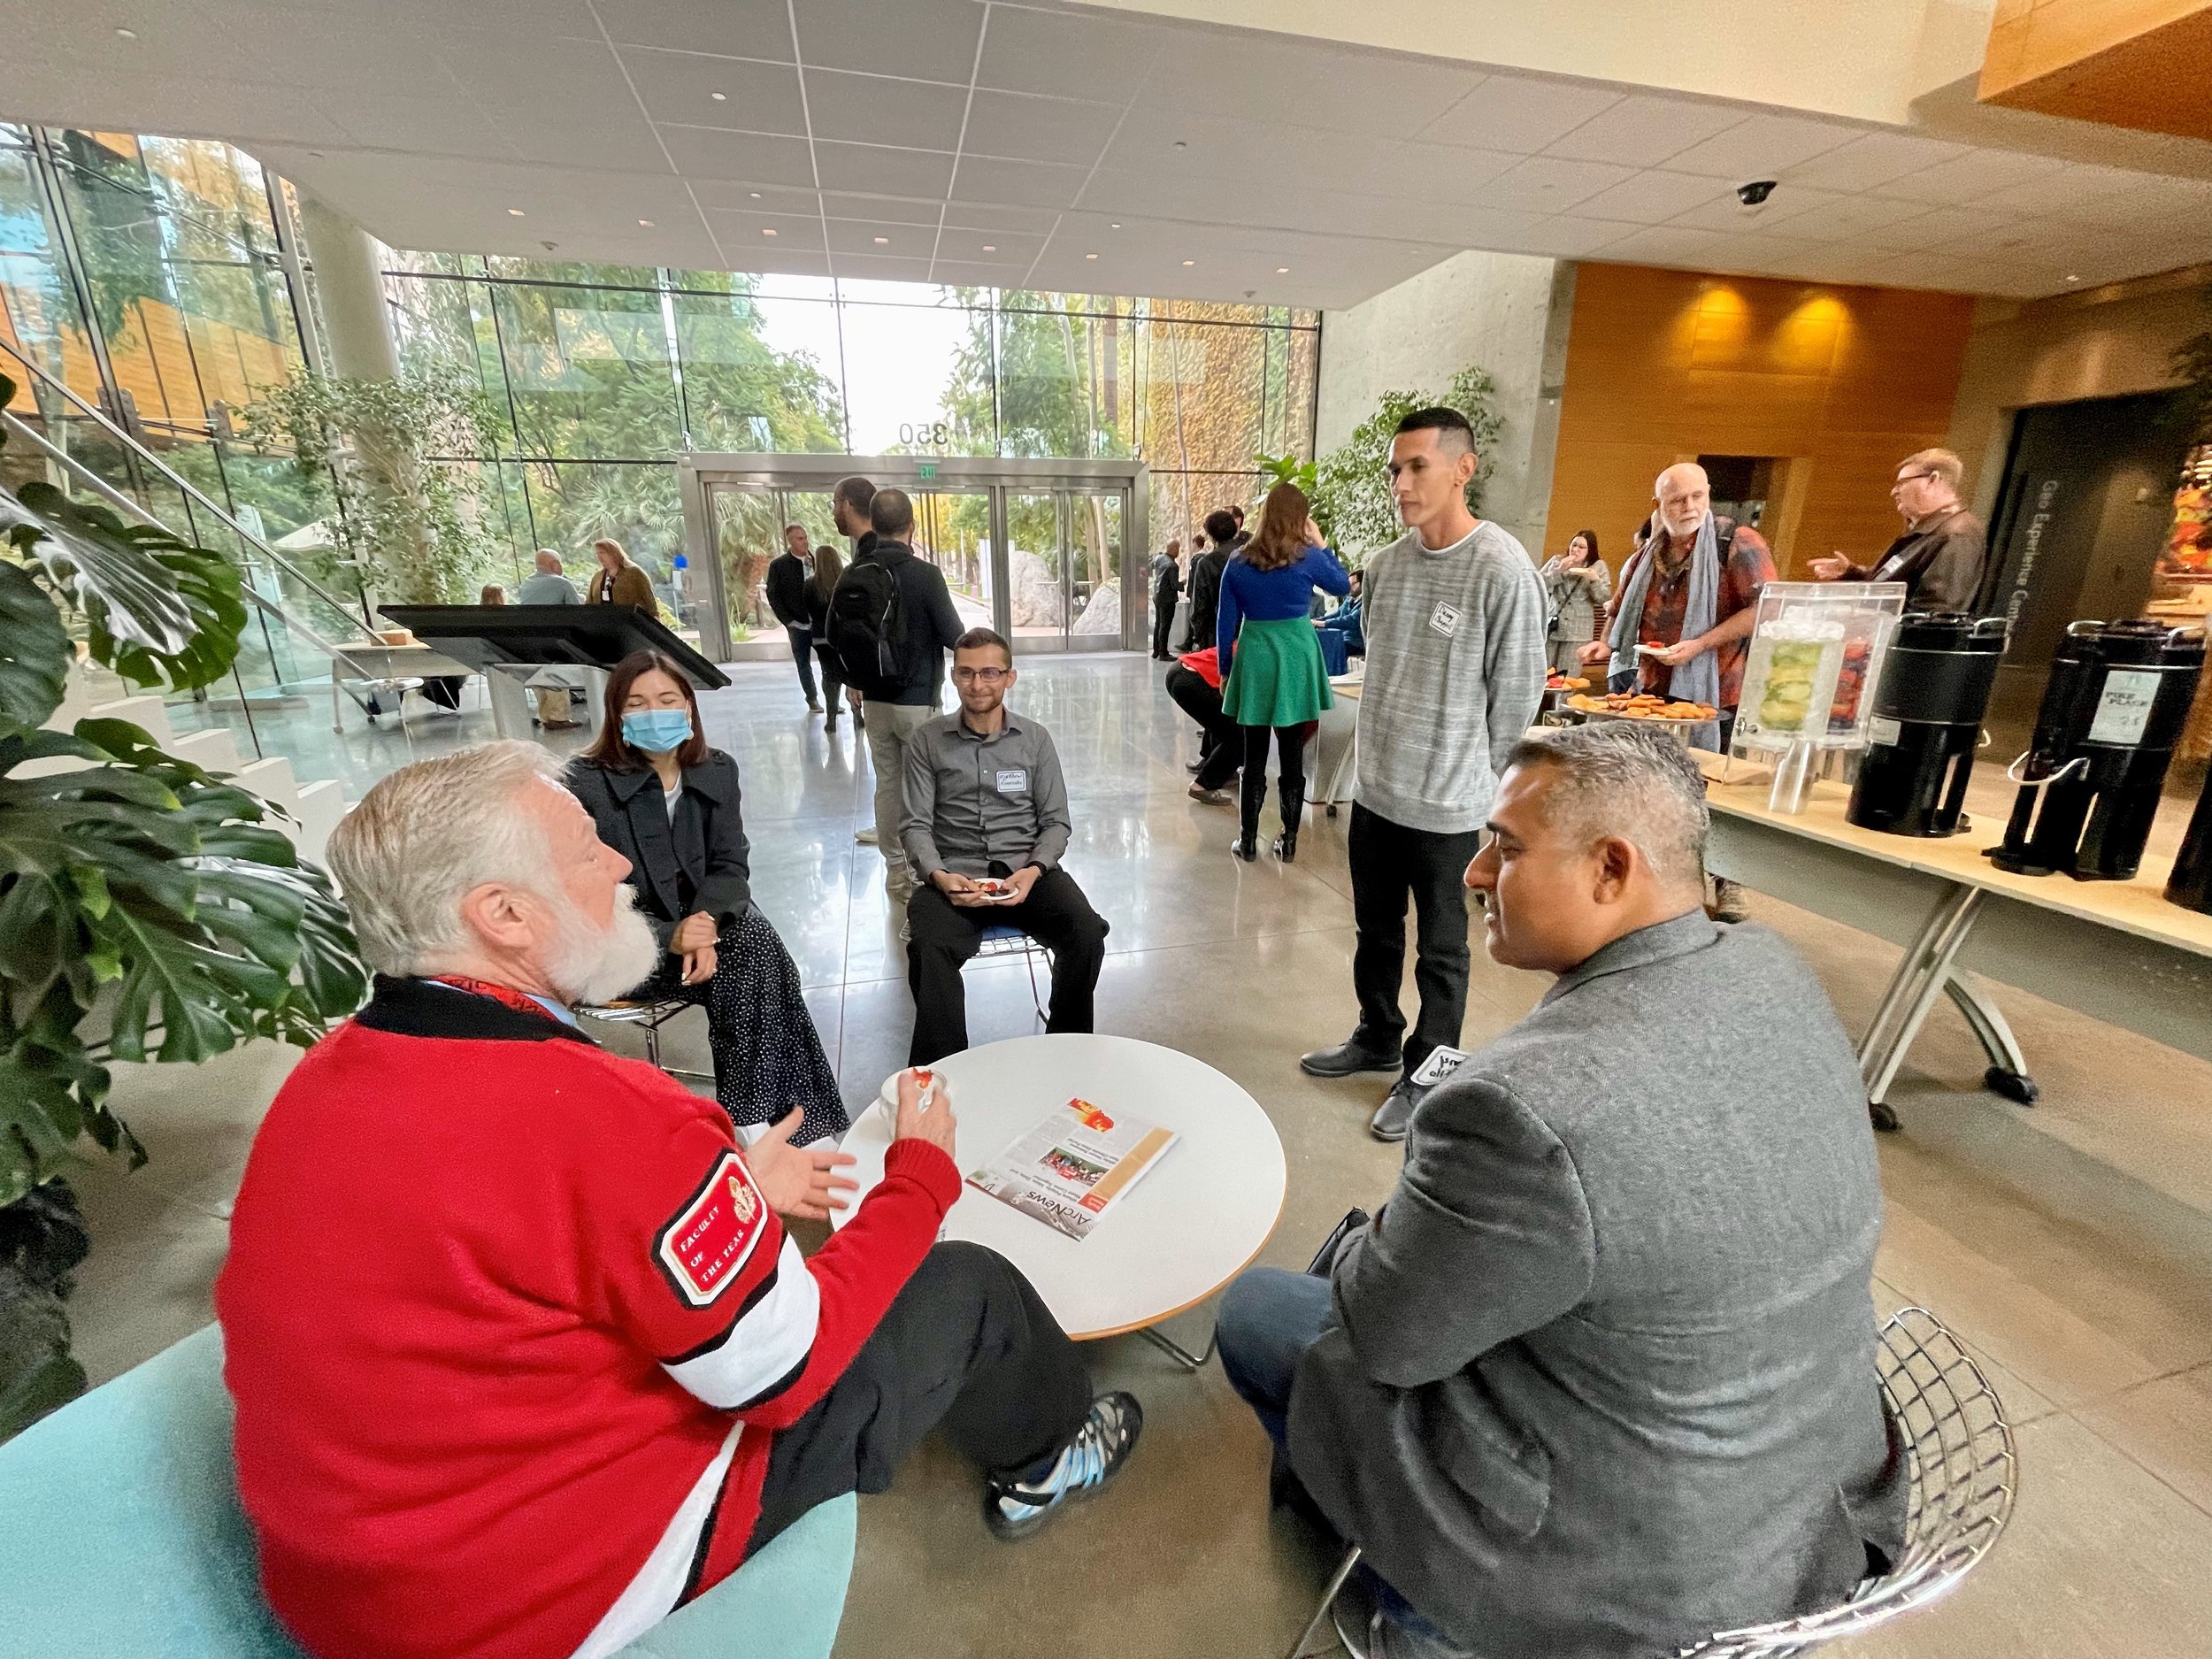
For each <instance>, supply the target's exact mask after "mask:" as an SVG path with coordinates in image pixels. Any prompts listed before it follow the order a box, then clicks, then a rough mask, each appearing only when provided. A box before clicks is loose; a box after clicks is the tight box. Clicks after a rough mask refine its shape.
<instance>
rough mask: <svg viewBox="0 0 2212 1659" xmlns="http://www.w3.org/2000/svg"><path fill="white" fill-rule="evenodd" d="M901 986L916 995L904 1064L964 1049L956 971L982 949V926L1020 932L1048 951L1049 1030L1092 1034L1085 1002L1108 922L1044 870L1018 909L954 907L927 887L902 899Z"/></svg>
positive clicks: (1056, 873)
mask: <svg viewBox="0 0 2212 1659" xmlns="http://www.w3.org/2000/svg"><path fill="white" fill-rule="evenodd" d="M906 921H907V933H908V934H909V938H908V940H907V944H906V982H907V985H908V986H909V987H910V988H911V989H912V991H913V993H914V1042H913V1046H912V1048H910V1050H909V1051H908V1057H907V1064H909V1065H927V1064H930V1063H931V1062H932V1061H933V1060H941V1059H943V1058H944V1057H945V1056H947V1055H949V1054H957V1053H959V1052H960V1050H961V1049H963V1048H966V1047H967V1046H968V994H967V990H966V987H964V986H963V985H962V984H961V983H960V970H961V969H962V968H963V967H964V966H966V965H967V963H968V960H969V958H971V957H972V956H974V955H975V953H976V952H977V950H979V949H980V948H981V946H982V940H983V930H984V929H985V928H987V927H999V926H1011V927H1018V928H1019V929H1021V931H1022V932H1023V933H1027V934H1028V935H1029V936H1030V937H1031V938H1032V939H1033V940H1035V941H1037V942H1038V943H1040V944H1041V945H1042V946H1044V947H1045V949H1048V950H1049V951H1050V952H1052V1006H1051V1009H1050V1010H1049V1011H1048V1014H1047V1015H1046V1018H1045V1029H1046V1030H1047V1031H1088V1030H1090V1029H1091V998H1092V995H1093V993H1094V992H1095V991H1096V990H1097V989H1098V972H1099V970H1100V969H1101V968H1102V967H1103V966H1104V965H1105V963H1106V933H1107V927H1106V919H1105V918H1103V917H1102V916H1101V915H1099V913H1098V912H1097V911H1096V910H1093V909H1092V908H1091V902H1090V901H1089V900H1088V899H1087V898H1085V897H1084V896H1083V889H1082V888H1081V887H1078V886H1076V884H1075V878H1074V877H1073V876H1071V875H1070V874H1069V873H1068V872H1066V871H1064V870H1048V871H1046V872H1044V874H1042V875H1041V876H1039V877H1038V878H1037V885H1036V886H1034V887H1032V888H1030V889H1029V897H1028V898H1027V900H1025V902H1022V903H1020V904H968V905H962V904H955V903H954V902H952V901H951V900H950V899H949V898H947V897H946V896H945V895H944V893H943V891H942V890H941V889H940V888H939V887H938V886H937V884H936V883H935V882H933V881H924V882H923V883H921V884H920V885H919V886H918V887H916V888H915V889H914V896H913V897H912V898H911V899H910V900H908V901H907V906H906Z"/></svg>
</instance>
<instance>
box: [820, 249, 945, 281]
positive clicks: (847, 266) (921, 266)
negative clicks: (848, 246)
mask: <svg viewBox="0 0 2212 1659" xmlns="http://www.w3.org/2000/svg"><path fill="white" fill-rule="evenodd" d="M830 263H831V264H832V265H833V266H835V268H836V272H837V275H838V279H839V280H844V279H846V278H848V277H855V278H860V279H862V280H867V281H872V282H926V281H928V280H930V262H929V256H928V255H926V254H924V255H922V256H920V257H914V256H912V255H900V256H894V257H887V258H882V257H876V256H874V255H872V254H862V253H841V252H838V251H837V250H834V249H833V250H831V255H830Z"/></svg>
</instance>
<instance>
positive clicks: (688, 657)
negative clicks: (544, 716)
mask: <svg viewBox="0 0 2212 1659" xmlns="http://www.w3.org/2000/svg"><path fill="white" fill-rule="evenodd" d="M378 610H379V611H380V612H381V614H382V615H383V617H384V618H385V620H386V621H388V622H389V623H390V624H391V625H392V626H394V627H400V628H405V629H407V630H408V631H409V632H410V633H411V634H414V636H415V637H416V638H417V639H419V640H420V641H423V642H424V643H425V644H428V645H434V646H436V647H437V649H439V650H440V651H441V652H442V653H443V654H444V655H445V656H447V657H451V658H452V659H453V660H454V661H455V662H457V663H465V664H468V666H469V667H471V668H472V669H475V670H476V671H477V672H480V673H481V674H482V675H483V676H484V683H485V685H486V686H487V687H488V688H489V690H490V693H491V704H492V719H493V723H494V724H495V726H496V727H497V729H498V732H499V734H500V736H502V737H518V738H527V737H529V736H530V735H531V730H530V705H529V700H528V699H527V698H526V696H525V695H523V681H524V680H527V679H528V678H529V677H530V675H531V673H532V672H535V671H536V670H538V669H541V668H565V669H573V670H576V671H579V672H580V673H581V674H582V676H583V680H584V682H585V687H586V691H587V696H586V698H585V706H586V709H587V710H588V720H589V724H590V726H591V729H592V732H593V733H594V734H596V733H597V732H598V730H599V724H600V719H601V715H602V708H601V704H602V703H603V694H604V692H605V689H606V675H607V671H608V670H609V669H611V668H612V667H613V666H614V665H615V664H618V663H619V662H620V661H621V660H622V659H623V658H624V657H627V656H629V655H630V654H631V653H632V652H633V651H657V652H659V653H660V654H661V655H662V656H663V657H667V658H668V659H669V660H670V661H671V662H672V663H674V664H676V666H677V667H678V668H680V669H681V670H682V671H683V673H684V677H685V678H686V679H687V680H690V681H691V683H692V684H693V686H695V687H697V688H698V689H700V690H702V691H707V690H713V689H716V688H718V687H723V686H726V685H728V684H729V683H730V680H729V676H728V675H726V674H725V673H724V672H722V671H721V670H720V669H718V668H717V667H716V666H715V665H714V664H712V663H710V662H709V661H707V659H706V658H705V657H702V656H700V655H699V653H698V652H697V651H695V650H694V649H692V648H691V647H690V646H688V645H687V644H685V643H684V641H681V640H680V639H678V638H677V637H676V635H675V634H672V633H671V632H670V631H669V629H668V626H667V625H666V624H664V622H662V621H661V620H660V619H659V618H657V617H653V616H649V615H648V614H646V612H644V611H635V610H633V609H631V608H630V607H629V606H627V605H380V606H379V607H378Z"/></svg>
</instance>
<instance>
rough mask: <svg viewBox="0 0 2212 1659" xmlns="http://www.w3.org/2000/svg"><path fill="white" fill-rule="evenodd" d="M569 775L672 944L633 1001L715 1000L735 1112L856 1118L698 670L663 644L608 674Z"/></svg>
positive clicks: (712, 1031)
mask: <svg viewBox="0 0 2212 1659" xmlns="http://www.w3.org/2000/svg"><path fill="white" fill-rule="evenodd" d="M568 782H569V787H570V788H571V789H572V790H573V791H574V792H575V795H576V798H577V799H578V800H580V801H581V802H582V803H584V807H585V810H588V812H590V814H591V816H592V818H593V821H594V822H595V824H596V825H597V826H598V828H599V839H600V840H601V841H604V842H606V843H607V845H608V846H610V847H611V848H613V849H615V851H617V852H618V853H620V854H621V855H622V856H624V857H625V858H626V859H628V860H629V861H630V876H629V884H630V886H631V887H633V888H634V889H635V891H636V894H637V908H638V910H639V911H640V912H641V913H642V914H643V915H644V916H645V917H646V918H647V919H648V920H649V921H650V922H651V923H652V925H653V932H654V934H655V936H656V937H657V938H658V939H659V940H660V941H661V944H662V946H663V947H664V949H665V950H666V952H667V954H666V955H665V956H663V957H662V958H661V964H660V966H659V967H658V968H657V970H655V972H654V973H653V976H652V978H650V979H647V980H646V981H645V982H644V983H643V984H642V985H640V986H639V987H636V988H635V989H634V990H633V991H632V992H631V993H630V995H631V997H632V998H633V999H636V1000H641V1001H642V1000H645V999H649V998H656V999H657V998H663V997H682V998H684V999H685V1000H686V1001H687V1002H701V1003H704V1004H705V1006H706V1010H707V1030H708V1038H709V1041H710V1045H711V1047H712V1048H713V1051H714V1081H715V1094H716V1095H717V1096H718V1098H719V1100H720V1101H721V1102H722V1109H723V1110H725V1111H726V1112H728V1113H729V1115H730V1119H731V1121H732V1122H733V1123H735V1124H738V1125H755V1124H771V1123H775V1122H778V1121H780V1119H781V1118H783V1117H784V1116H785V1115H786V1114H787V1113H788V1112H790V1111H791V1110H793V1109H794V1108H797V1109H798V1110H801V1111H803V1113H804V1114H805V1119H804V1122H803V1124H802V1125H801V1126H800V1127H799V1129H798V1130H797V1132H796V1133H794V1134H793V1135H792V1137H791V1139H792V1141H794V1142H795V1143H799V1142H805V1141H816V1140H819V1139H820V1138H821V1137H822V1136H824V1135H832V1136H834V1135H841V1134H842V1133H844V1132H845V1130H846V1129H847V1128H848V1127H849V1119H848V1118H846V1116H845V1108H844V1103H843V1102H842V1101H841V1099H840V1098H839V1095H838V1091H837V1078H836V1074H835V1073H834V1072H833V1071H831V1070H830V1064H829V1060H828V1058H827V1056H825V1055H824V1054H823V1052H822V1040H821V1037H820V1036H819V1035H818V1033H816V1031H815V1029H814V1021H813V1019H812V1018H811V1017H810V1015H809V1014H808V1013H807V1011H806V1000H805V998H804V997H803V996H802V995H800V990H799V971H798V968H797V967H796V966H795V964H793V962H792V960H791V953H790V952H789V951H787V950H786V949H784V944H783V941H782V940H781V939H780V938H779V937H778V936H777V933H776V930H775V928H774V926H772V924H771V923H770V922H769V920H768V918H766V917H765V916H763V915H762V914H761V913H760V910H759V909H758V907H757V906H756V905H755V904H754V903H753V902H752V885H751V879H750V860H749V847H748V844H747V842H746V840H745V826H744V821H743V818H742V817H741V813H740V810H739V793H738V778H737V763H736V762H735V761H733V760H732V759H731V758H730V757H728V756H727V755H726V754H724V753H723V752H722V751H721V750H719V749H710V748H709V747H708V746H707V740H706V737H705V735H704V733H703V731H702V729H701V727H700V724H699V702H698V697H697V695H696V694H695V693H694V692H693V690H692V688H691V682H690V681H689V680H687V679H686V678H685V677H684V675H683V673H682V672H681V671H680V670H679V669H678V668H677V666H676V665H675V664H673V663H672V662H669V661H668V660H667V659H666V658H664V657H658V656H656V655H655V654H654V653H652V652H650V651H639V652H636V653H635V654H634V655H633V656H630V657H625V658H624V659H623V660H622V662H621V663H620V664H618V666H617V667H616V668H615V670H614V672H613V673H612V674H611V675H610V676H609V677H608V680H607V703H606V718H605V723H604V724H603V726H601V728H600V733H599V737H598V740H597V741H595V742H594V743H593V745H592V746H591V748H590V749H588V750H586V751H585V752H584V753H583V754H582V755H580V756H579V757H577V758H576V760H575V761H574V763H573V764H572V765H571V766H570V768H569V777H568Z"/></svg>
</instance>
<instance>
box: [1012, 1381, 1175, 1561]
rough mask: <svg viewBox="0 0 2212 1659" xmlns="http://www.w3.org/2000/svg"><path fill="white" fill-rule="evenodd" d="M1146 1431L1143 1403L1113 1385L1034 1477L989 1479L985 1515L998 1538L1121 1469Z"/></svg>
mask: <svg viewBox="0 0 2212 1659" xmlns="http://www.w3.org/2000/svg"><path fill="white" fill-rule="evenodd" d="M1142 1432H1144V1408H1143V1407H1142V1406H1141V1405H1139V1404H1138V1403H1137V1397H1136V1396H1135V1395H1134V1394H1124V1393H1122V1392H1121V1391H1119V1390H1118V1389H1117V1390H1116V1391H1115V1392H1114V1393H1112V1394H1101V1395H1099V1397H1098V1398H1097V1399H1095V1400H1094V1401H1092V1402H1091V1414H1090V1416H1089V1417H1086V1418H1084V1420H1083V1426H1082V1428H1081V1429H1079V1431H1077V1432H1076V1436H1075V1438H1074V1439H1073V1440H1071V1441H1069V1442H1068V1446H1067V1449H1066V1450H1064V1451H1063V1452H1062V1453H1061V1454H1060V1455H1059V1456H1058V1457H1057V1458H1056V1459H1054V1461H1053V1464H1052V1467H1051V1469H1050V1470H1049V1471H1047V1472H1046V1473H1045V1474H1044V1475H1042V1476H1041V1477H1040V1478H1038V1479H1035V1480H1015V1481H1000V1480H993V1481H992V1482H990V1484H989V1485H988V1486H986V1487H985V1489H984V1493H983V1519H984V1522H985V1524H986V1525H988V1526H989V1527H990V1529H991V1530H992V1531H993V1532H996V1533H997V1534H998V1535H999V1536H1000V1537H1001V1538H1023V1537H1026V1536H1027V1535H1028V1534H1029V1533H1031V1532H1035V1531H1036V1530H1037V1529H1038V1528H1039V1527H1040V1526H1042V1525H1044V1523H1045V1517H1047V1516H1048V1515H1050V1514H1051V1513H1052V1512H1053V1510H1055V1509H1059V1508H1061V1507H1063V1506H1064V1505H1066V1504H1070V1503H1073V1502H1076V1501H1077V1500H1079V1499H1081V1498H1087V1497H1090V1496H1091V1495H1092V1494H1094V1493H1097V1492H1099V1491H1101V1490H1102V1489H1103V1488H1104V1486H1105V1485H1106V1483H1107V1482H1108V1481H1110V1480H1111V1479H1113V1478H1114V1477H1115V1476H1116V1475H1117V1474H1118V1473H1120V1472H1121V1466H1122V1465H1123V1464H1124V1463H1127V1462H1128V1461H1129V1454H1130V1452H1131V1451H1133V1449H1135V1447H1136V1444H1137V1436H1138V1435H1139V1434H1141V1433H1142Z"/></svg>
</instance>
